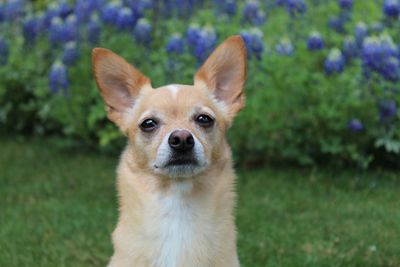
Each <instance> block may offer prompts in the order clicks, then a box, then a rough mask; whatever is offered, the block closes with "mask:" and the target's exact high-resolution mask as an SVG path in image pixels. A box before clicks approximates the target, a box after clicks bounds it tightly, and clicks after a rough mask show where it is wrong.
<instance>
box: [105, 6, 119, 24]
mask: <svg viewBox="0 0 400 267" xmlns="http://www.w3.org/2000/svg"><path fill="white" fill-rule="evenodd" d="M121 9H122V4H121V2H120V1H113V2H111V3H108V4H107V5H106V6H104V7H103V9H102V10H101V19H102V20H103V22H104V23H107V24H113V25H117V18H118V14H119V11H120V10H121Z"/></svg>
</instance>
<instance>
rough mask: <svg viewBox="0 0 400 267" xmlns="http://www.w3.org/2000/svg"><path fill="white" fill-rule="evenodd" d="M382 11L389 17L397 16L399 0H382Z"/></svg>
mask: <svg viewBox="0 0 400 267" xmlns="http://www.w3.org/2000/svg"><path fill="white" fill-rule="evenodd" d="M382 9H383V13H385V15H386V16H388V17H391V18H397V17H398V16H399V14H400V1H399V0H384V1H383V8H382Z"/></svg>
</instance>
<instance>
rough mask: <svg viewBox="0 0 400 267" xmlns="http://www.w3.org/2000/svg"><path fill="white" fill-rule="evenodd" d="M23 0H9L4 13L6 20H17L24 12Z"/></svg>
mask: <svg viewBox="0 0 400 267" xmlns="http://www.w3.org/2000/svg"><path fill="white" fill-rule="evenodd" d="M24 9H25V6H24V1H23V0H8V1H7V2H6V3H5V4H4V15H5V19H6V20H15V19H16V18H18V17H20V16H22V15H23V14H24V11H25V10H24Z"/></svg>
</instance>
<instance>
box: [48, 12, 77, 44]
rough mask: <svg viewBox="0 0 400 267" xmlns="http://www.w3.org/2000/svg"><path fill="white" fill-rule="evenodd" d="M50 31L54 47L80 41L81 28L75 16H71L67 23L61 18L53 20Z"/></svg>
mask: <svg viewBox="0 0 400 267" xmlns="http://www.w3.org/2000/svg"><path fill="white" fill-rule="evenodd" d="M49 31H50V33H49V38H50V42H51V43H52V44H53V45H55V44H64V43H66V42H69V41H76V40H78V39H79V28H78V24H77V21H76V17H75V15H69V16H68V18H67V20H66V21H65V22H63V21H62V20H61V18H59V17H55V18H53V20H52V22H51V25H50V29H49Z"/></svg>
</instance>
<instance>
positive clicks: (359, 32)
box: [354, 22, 368, 46]
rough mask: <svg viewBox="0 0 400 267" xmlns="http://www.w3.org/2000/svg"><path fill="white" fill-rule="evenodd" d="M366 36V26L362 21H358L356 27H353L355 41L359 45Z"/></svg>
mask: <svg viewBox="0 0 400 267" xmlns="http://www.w3.org/2000/svg"><path fill="white" fill-rule="evenodd" d="M367 36H368V27H367V25H366V24H365V23H364V22H358V23H357V25H356V27H355V28H354V37H355V38H356V42H357V44H358V45H359V46H361V44H362V43H363V41H364V38H365V37H367Z"/></svg>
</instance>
